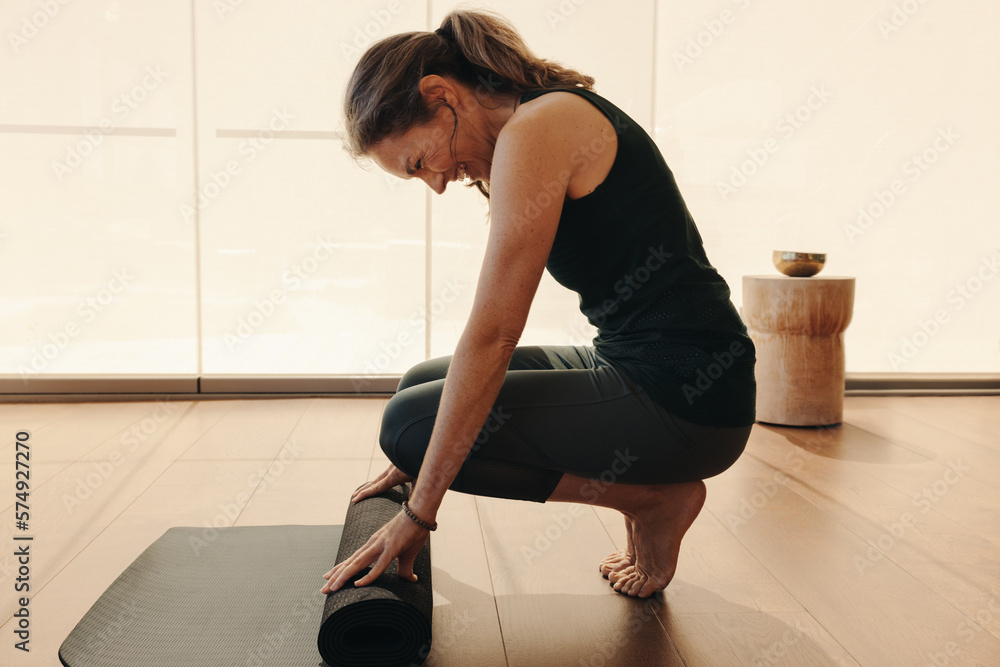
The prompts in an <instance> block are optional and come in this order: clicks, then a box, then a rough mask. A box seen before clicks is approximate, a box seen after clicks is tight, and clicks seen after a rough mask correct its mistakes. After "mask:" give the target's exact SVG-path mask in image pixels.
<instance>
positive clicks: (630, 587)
mask: <svg viewBox="0 0 1000 667" xmlns="http://www.w3.org/2000/svg"><path fill="white" fill-rule="evenodd" d="M647 489H649V494H648V496H647V497H646V498H644V499H643V500H641V501H640V502H637V504H636V507H635V509H634V510H633V511H630V512H628V513H627V514H626V516H630V517H631V518H632V522H633V523H632V528H633V535H632V537H633V540H634V546H635V549H634V552H633V553H635V563H634V564H629V565H626V566H624V567H623V568H621V569H620V570H617V571H615V572H614V575H615V577H614V581H613V586H614V589H615V590H616V591H618V592H619V593H624V594H626V595H629V596H632V597H640V598H647V597H649V596H650V595H652V594H653V593H656V592H657V591H662V590H663V589H664V588H666V587H667V584H669V583H670V580H671V579H673V577H674V571H675V570H676V569H677V556H678V554H679V553H680V548H681V539H682V538H683V537H684V534H685V533H686V532H687V530H688V528H690V527H691V524H692V523H694V520H695V518H696V517H697V516H698V513H699V512H701V508H702V506H703V505H704V504H705V494H706V490H705V483H704V482H700V481H699V482H689V483H685V484H665V485H663V486H658V487H647ZM609 578H610V577H609Z"/></svg>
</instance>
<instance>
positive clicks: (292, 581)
mask: <svg viewBox="0 0 1000 667" xmlns="http://www.w3.org/2000/svg"><path fill="white" fill-rule="evenodd" d="M403 493H405V492H404V490H403V489H402V487H397V489H395V490H393V491H392V492H390V493H388V494H386V496H385V497H376V498H369V499H366V500H363V501H361V502H360V503H357V504H355V505H352V506H351V508H350V509H349V510H348V514H347V519H346V521H345V525H344V526H343V527H341V526H245V527H233V528H222V529H212V528H204V527H177V528H171V529H169V530H168V531H167V532H166V533H164V534H163V535H162V536H161V537H160V538H159V539H157V540H156V541H155V542H154V543H153V544H151V545H150V546H149V547H148V548H147V549H146V550H145V551H143V552H142V554H140V555H139V557H138V558H136V559H135V561H133V562H132V564H131V565H129V566H128V568H126V569H125V571H124V572H122V574H121V575H120V576H119V577H118V578H117V579H116V580H115V581H114V582H113V583H112V584H111V586H110V587H109V588H108V590H106V591H105V592H104V593H103V594H102V595H101V597H100V598H98V600H97V602H95V603H94V605H93V606H92V607H91V608H90V610H89V611H88V612H87V613H86V614H85V615H84V617H83V618H82V619H81V620H80V622H79V623H77V625H76V627H75V628H73V631H72V632H70V634H69V636H68V637H67V638H66V640H65V641H64V642H63V644H62V646H61V647H60V649H59V659H60V661H61V662H62V664H63V665H65V666H66V667H135V666H136V665H143V666H144V667H175V666H176V665H185V666H189V667H228V666H232V667H237V666H238V667H297V666H299V665H301V666H302V667H316V665H319V664H321V661H323V660H324V659H325V660H326V662H325V663H324V664H328V665H330V667H338V666H340V665H386V666H389V665H411V664H420V663H421V662H423V659H424V658H425V657H426V656H427V653H428V651H429V650H430V628H431V609H432V605H433V602H432V594H431V572H430V569H431V568H430V548H429V546H427V545H425V546H424V548H423V549H422V550H421V552H420V554H419V556H418V558H417V562H416V563H415V565H414V571H415V572H416V573H417V576H418V577H419V579H420V581H418V582H417V583H410V582H403V581H399V579H398V578H397V577H396V575H395V572H396V569H395V567H396V566H395V564H394V565H393V566H392V568H391V570H390V571H389V572H386V573H384V574H382V575H381V576H380V577H379V578H378V579H377V580H376V581H375V582H373V583H372V584H370V585H369V586H365V587H362V588H360V589H357V588H354V587H353V586H351V585H348V586H347V587H345V588H344V589H343V590H341V591H337V592H336V593H333V594H331V595H328V596H324V595H322V594H321V593H320V592H319V589H320V587H321V586H322V585H323V578H322V576H321V575H322V574H323V573H324V572H326V571H327V570H328V569H330V566H331V565H332V564H333V563H334V562H339V561H340V559H341V558H344V557H346V555H349V554H350V553H353V552H354V547H351V546H349V545H348V541H351V543H352V544H354V543H358V545H359V546H360V545H361V544H364V543H365V542H366V541H367V540H368V537H369V536H371V534H372V533H374V532H375V531H376V530H378V528H380V527H381V526H382V525H383V524H384V522H385V521H386V520H388V519H389V518H391V517H392V516H394V515H395V513H396V512H398V511H399V503H401V502H402V500H403V499H405V496H404V495H403ZM342 535H343V539H342ZM358 540H360V542H358ZM334 552H338V555H337V558H336V561H335V559H334V557H333V554H334ZM359 576H360V575H359Z"/></svg>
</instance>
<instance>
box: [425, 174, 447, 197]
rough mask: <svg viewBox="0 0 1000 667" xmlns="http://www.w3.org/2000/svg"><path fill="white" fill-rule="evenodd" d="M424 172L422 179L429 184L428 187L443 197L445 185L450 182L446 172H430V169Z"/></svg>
mask: <svg viewBox="0 0 1000 667" xmlns="http://www.w3.org/2000/svg"><path fill="white" fill-rule="evenodd" d="M422 171H423V173H421V174H420V178H421V179H422V180H423V181H424V183H426V184H427V187H429V188H430V189H431V190H433V191H434V192H436V193H437V194H439V195H443V194H444V189H445V185H446V184H447V182H448V179H447V177H446V176H445V174H444V172H440V171H430V170H429V169H424V170H422Z"/></svg>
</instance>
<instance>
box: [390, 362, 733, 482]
mask: <svg viewBox="0 0 1000 667" xmlns="http://www.w3.org/2000/svg"><path fill="white" fill-rule="evenodd" d="M445 359H446V358H445ZM434 361H435V362H437V364H436V368H437V371H438V372H439V373H440V377H439V378H438V379H430V377H429V374H428V375H426V377H427V381H425V382H422V383H419V384H408V385H407V386H406V387H404V388H403V389H401V390H400V391H399V392H398V393H397V394H396V396H394V397H393V398H392V399H391V400H390V401H389V405H388V406H387V407H386V410H385V413H384V415H383V424H382V431H381V435H380V439H381V442H382V446H383V449H385V451H386V454H387V455H388V456H389V458H390V459H392V460H393V461H395V462H397V465H399V466H400V467H401V468H402V469H403V470H405V471H406V472H408V473H410V474H414V473H415V472H416V471H417V470H419V467H420V464H421V462H422V460H423V454H424V452H425V451H426V447H427V443H428V441H429V439H430V434H431V430H432V429H433V426H434V419H435V417H436V413H437V406H438V404H439V402H440V396H441V390H442V388H443V384H444V381H443V379H440V378H443V374H444V372H446V370H447V363H444V364H442V363H441V362H440V361H438V360H434ZM510 369H511V370H509V371H508V372H507V375H506V377H505V380H504V384H503V386H502V388H501V390H500V394H499V396H498V397H497V401H496V403H495V405H494V408H493V410H492V411H491V413H490V415H489V417H488V418H487V420H486V423H485V424H484V426H483V429H482V430H481V432H480V434H479V437H478V438H477V439H476V442H475V443H473V445H472V450H471V452H470V456H475V457H480V458H483V459H490V460H497V461H508V462H514V463H518V464H521V465H526V466H531V467H537V468H541V469H546V470H555V471H559V472H568V473H572V474H576V475H579V476H582V477H589V478H593V479H600V480H603V481H617V482H623V483H671V482H678V481H691V480H692V479H695V478H697V479H703V478H704V477H705V476H711V475H712V474H717V472H721V470H724V469H725V468H726V467H728V466H729V465H730V464H731V463H732V461H734V460H735V457H736V456H738V455H739V453H740V452H742V444H743V443H745V438H744V440H743V443H739V442H736V440H738V439H739V436H740V434H739V433H730V432H728V431H727V430H726V429H715V428H713V427H702V426H698V425H695V424H690V423H687V422H683V420H679V419H676V418H674V417H672V416H671V415H669V414H668V413H666V412H665V411H664V410H663V409H662V408H660V407H658V406H657V405H656V404H655V403H654V402H653V401H652V400H651V399H650V398H649V396H648V395H647V394H646V393H645V391H643V390H642V389H641V388H640V387H638V386H637V385H636V384H635V383H634V382H632V381H631V380H630V379H629V378H627V377H626V376H625V375H624V374H622V373H621V372H620V371H618V370H617V369H616V368H614V367H613V366H611V365H610V364H607V363H605V362H603V361H602V360H601V359H599V358H597V357H596V356H595V355H594V354H593V351H592V350H591V349H588V348H573V347H563V348H557V347H533V348H519V349H518V352H516V353H515V355H514V358H512V362H511V365H510ZM734 436H735V437H734ZM719 443H721V445H720V444H719ZM734 443H735V444H734ZM737 450H738V451H737Z"/></svg>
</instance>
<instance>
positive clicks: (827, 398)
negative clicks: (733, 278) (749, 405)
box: [743, 275, 854, 426]
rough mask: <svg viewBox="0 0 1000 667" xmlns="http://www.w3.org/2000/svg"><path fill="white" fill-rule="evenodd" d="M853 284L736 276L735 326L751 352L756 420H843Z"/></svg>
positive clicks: (795, 422) (832, 278)
mask: <svg viewBox="0 0 1000 667" xmlns="http://www.w3.org/2000/svg"><path fill="white" fill-rule="evenodd" d="M853 310H854V278H846V277H843V276H830V277H826V278H818V277H815V276H813V277H811V278H790V277H788V276H783V275H778V276H743V321H744V322H746V325H747V329H748V331H749V333H750V338H751V339H752V340H753V343H754V346H755V347H756V348H757V366H756V375H757V421H761V422H768V423H771V424H782V425H787V426H825V425H828V424H839V423H841V422H842V421H843V420H844V330H845V329H847V325H848V324H850V323H851V315H852V313H853Z"/></svg>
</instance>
